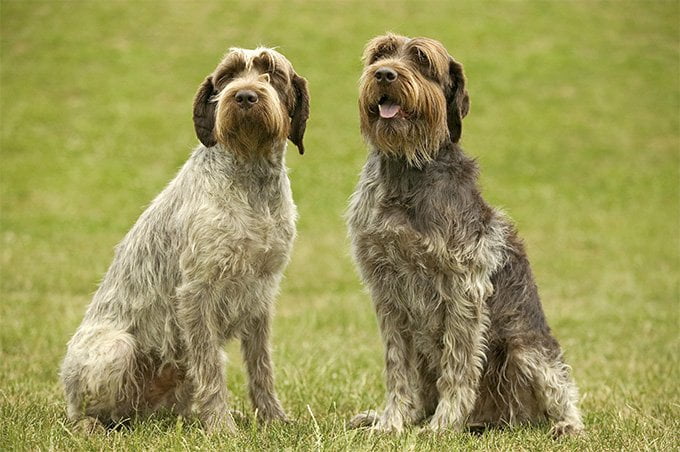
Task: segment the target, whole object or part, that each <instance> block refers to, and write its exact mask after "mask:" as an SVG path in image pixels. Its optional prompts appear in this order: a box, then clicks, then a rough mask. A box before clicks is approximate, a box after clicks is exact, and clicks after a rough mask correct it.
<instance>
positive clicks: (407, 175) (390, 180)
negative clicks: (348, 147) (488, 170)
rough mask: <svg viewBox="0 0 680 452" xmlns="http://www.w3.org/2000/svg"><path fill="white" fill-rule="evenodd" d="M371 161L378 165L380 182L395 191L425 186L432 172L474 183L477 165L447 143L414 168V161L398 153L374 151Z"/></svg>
mask: <svg viewBox="0 0 680 452" xmlns="http://www.w3.org/2000/svg"><path fill="white" fill-rule="evenodd" d="M373 155H374V158H377V159H378V160H379V162H380V173H381V176H382V180H384V181H385V182H386V184H387V185H389V186H391V187H392V188H393V189H396V190H404V189H405V190H408V189H410V188H412V187H414V186H416V185H420V184H422V183H427V180H428V179H429V177H428V175H429V173H431V172H436V171H447V172H448V173H450V174H451V176H452V177H453V178H454V179H455V180H456V182H461V183H462V182H472V183H473V184H475V183H476V179H477V172H478V171H477V165H476V163H475V162H474V160H473V159H471V158H469V157H468V156H467V155H465V153H464V152H463V150H462V149H461V147H460V146H458V144H457V143H453V142H452V141H451V140H447V141H445V142H444V143H442V145H441V146H440V147H439V149H437V150H436V151H435V152H433V153H431V158H430V159H428V160H424V161H422V162H420V164H418V165H414V164H413V161H412V160H410V159H408V158H407V157H405V156H403V155H399V154H391V153H385V152H382V151H380V150H377V149H376V150H374V152H373Z"/></svg>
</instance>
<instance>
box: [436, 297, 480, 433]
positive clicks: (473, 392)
mask: <svg viewBox="0 0 680 452" xmlns="http://www.w3.org/2000/svg"><path fill="white" fill-rule="evenodd" d="M485 307H486V305H485V304H484V303H483V302H479V301H474V300H463V299H460V300H452V301H450V302H449V304H448V305H447V309H446V314H445V319H444V334H443V338H442V347H443V349H442V356H441V361H440V369H441V374H440V375H439V378H438V379H437V391H438V392H439V403H438V404H437V408H436V410H435V413H434V415H433V416H432V419H431V420H430V424H429V428H430V429H432V430H437V431H439V430H452V431H462V430H463V428H464V427H465V423H466V421H467V419H468V417H469V415H470V413H471V412H472V409H473V408H474V405H475V400H476V398H477V388H478V386H479V381H480V378H481V373H482V368H483V366H484V357H485V350H484V344H485V342H484V337H485V334H486V330H487V328H488V315H487V313H486V308H485Z"/></svg>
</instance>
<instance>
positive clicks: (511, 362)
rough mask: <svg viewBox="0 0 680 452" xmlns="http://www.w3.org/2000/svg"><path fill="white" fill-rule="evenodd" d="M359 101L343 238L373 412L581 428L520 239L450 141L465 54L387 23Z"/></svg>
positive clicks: (401, 423) (403, 418) (370, 51)
mask: <svg viewBox="0 0 680 452" xmlns="http://www.w3.org/2000/svg"><path fill="white" fill-rule="evenodd" d="M363 62H364V71H363V74H362V76H361V80H360V98H359V110H360V115H361V131H362V133H363V136H364V137H365V139H366V141H367V142H368V144H369V145H370V148H371V150H370V154H369V156H368V161H367V162H366V164H365V166H364V168H363V171H362V173H361V176H360V180H359V183H358V186H357V188H356V191H355V193H354V194H353V195H352V198H351V201H350V206H349V211H348V223H349V231H350V237H351V240H352V251H353V255H354V258H355V260H356V262H357V264H358V267H359V270H360V273H361V276H362V279H363V280H364V282H365V284H366V286H367V287H368V289H369V291H370V293H371V296H372V298H373V303H374V306H375V310H376V314H377V317H378V322H379V326H380V331H381V335H382V338H383V342H384V346H385V373H386V383H387V401H386V406H385V409H384V411H383V412H382V414H380V415H379V414H377V413H376V412H374V411H368V412H364V413H360V414H359V415H357V416H355V418H354V419H352V421H350V425H351V426H353V427H360V426H373V428H375V429H377V430H381V431H401V430H402V429H403V428H404V427H405V426H407V425H409V424H415V423H418V422H420V421H423V420H425V419H427V418H429V428H431V429H433V430H443V429H450V430H454V431H460V430H462V429H463V428H465V427H466V426H469V425H478V424H482V425H484V426H488V425H516V424H519V423H523V422H538V421H542V420H545V419H546V418H547V419H549V420H551V421H552V422H553V426H552V434H553V435H554V436H560V435H562V434H575V433H578V432H580V431H582V430H583V423H582V421H581V415H580V413H579V410H578V408H577V405H576V403H577V398H578V393H577V388H576V386H575V384H574V382H573V381H572V379H571V378H570V376H569V372H570V371H569V367H568V366H567V364H565V362H564V360H563V359H562V351H561V350H560V346H559V344H558V343H557V341H556V340H555V338H554V337H553V336H552V335H551V334H550V329H549V327H548V325H547V323H546V319H545V316H544V314H543V310H542V308H541V303H540V300H539V296H538V292H537V289H536V285H535V283H534V278H533V276H532V272H531V269H530V266H529V261H528V259H527V256H526V253H525V251H524V246H523V245H522V242H521V240H520V239H519V238H518V236H517V233H516V231H515V228H514V226H513V224H512V223H511V221H510V220H509V219H508V218H506V217H505V216H504V215H503V214H502V213H501V212H499V211H498V210H496V209H493V208H492V207H490V206H489V205H488V204H487V203H486V202H485V201H484V199H482V196H481V194H480V191H479V189H478V187H477V172H478V170H477V165H476V164H475V162H474V161H473V160H471V159H470V158H468V157H467V156H466V155H465V154H464V153H463V151H462V149H461V148H460V147H459V146H458V141H459V139H460V136H461V129H462V119H463V117H465V115H466V114H467V112H468V109H469V98H468V93H467V91H466V89H465V78H464V75H463V68H462V66H461V65H460V64H459V63H458V62H456V61H455V60H454V59H453V58H452V57H451V56H449V54H448V52H447V51H446V49H445V48H444V47H443V46H442V45H441V43H439V42H437V41H435V40H432V39H427V38H413V39H409V38H407V37H403V36H397V35H393V34H388V35H386V36H381V37H377V38H375V39H373V40H372V41H370V42H369V43H368V45H367V47H366V49H365V51H364V55H363Z"/></svg>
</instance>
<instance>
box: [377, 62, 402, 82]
mask: <svg viewBox="0 0 680 452" xmlns="http://www.w3.org/2000/svg"><path fill="white" fill-rule="evenodd" d="M375 79H376V80H377V81H379V82H381V83H392V82H393V81H395V80H396V79H397V72H396V71H395V70H394V69H392V68H391V67H386V66H383V67H381V68H379V69H378V70H377V71H375Z"/></svg>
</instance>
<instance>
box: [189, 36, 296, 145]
mask: <svg viewBox="0 0 680 452" xmlns="http://www.w3.org/2000/svg"><path fill="white" fill-rule="evenodd" d="M308 117H309V91H308V90H307V81H306V80H305V79H304V78H302V77H300V76H299V75H298V74H297V73H296V72H295V70H294V69H293V66H292V65H291V64H290V62H289V61H288V60H287V59H286V58H285V57H284V56H283V55H281V54H280V53H279V52H277V51H275V50H272V49H268V48H264V47H258V48H257V49H255V50H246V49H238V48H232V49H230V50H229V52H228V53H227V55H226V56H225V57H224V59H223V60H222V62H221V63H220V64H219V65H218V66H217V68H216V69H215V70H214V71H213V73H212V74H210V75H208V77H207V78H206V79H205V81H204V82H203V83H202V84H201V86H200V87H199V88H198V92H197V93H196V97H195V98H194V128H195V129H196V135H197V136H198V139H199V140H200V141H201V143H203V144H204V145H205V146H208V147H210V146H214V145H215V144H217V143H220V144H222V145H224V146H225V147H228V148H229V149H232V150H233V151H234V152H240V153H256V152H267V151H268V150H271V149H273V148H274V147H275V145H276V144H277V143H280V142H283V141H285V139H286V137H288V138H290V140H291V141H292V142H293V144H295V145H296V146H297V147H298V149H299V151H300V154H303V153H304V145H303V143H302V138H303V136H304V133H305V127H306V125H307V118H308Z"/></svg>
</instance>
